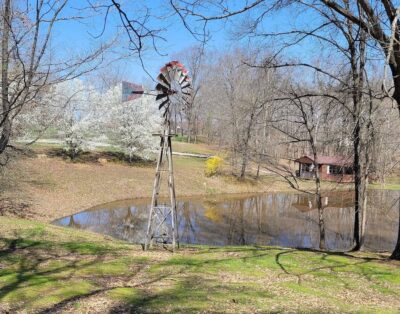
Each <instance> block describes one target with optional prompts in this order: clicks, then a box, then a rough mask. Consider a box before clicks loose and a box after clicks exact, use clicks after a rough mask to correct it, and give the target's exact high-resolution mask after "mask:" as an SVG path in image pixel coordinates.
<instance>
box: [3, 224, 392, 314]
mask: <svg viewBox="0 0 400 314" xmlns="http://www.w3.org/2000/svg"><path fill="white" fill-rule="evenodd" d="M0 233H1V235H2V238H1V240H0V245H1V251H0V312H2V311H5V312H6V311H9V312H12V313H14V312H23V313H26V312H29V313H31V312H38V313H54V312H56V313H57V312H60V313H61V312H75V313H87V312H102V313H105V312H109V313H118V312H129V311H131V312H134V313H146V312H147V313H195V312H203V313H204V312H207V313H209V312H211V313H257V312H258V313H279V312H285V313H287V312H289V313H290V312H293V313H294V312H301V313H310V312H312V313H344V312H348V313H350V312H351V313H355V312H362V313H398V312H399V311H400V299H399V297H398V296H399V295H400V263H399V262H393V261H388V260H386V259H384V257H382V256H379V255H376V254H367V253H358V254H355V255H346V254H334V253H319V252H310V251H301V250H293V249H284V248H271V247H251V246H246V247H224V248H221V247H185V248H182V249H181V250H179V251H178V252H177V253H171V252H169V251H167V250H164V249H158V250H153V251H150V252H143V251H142V250H141V247H140V246H136V245H128V244H124V243H122V242H118V241H115V240H112V239H109V238H105V237H103V236H100V235H96V234H92V233H89V232H83V231H77V230H69V229H63V228H60V227H55V226H51V225H47V224H44V223H39V222H33V221H28V220H23V219H16V218H6V217H2V218H1V219H0Z"/></svg>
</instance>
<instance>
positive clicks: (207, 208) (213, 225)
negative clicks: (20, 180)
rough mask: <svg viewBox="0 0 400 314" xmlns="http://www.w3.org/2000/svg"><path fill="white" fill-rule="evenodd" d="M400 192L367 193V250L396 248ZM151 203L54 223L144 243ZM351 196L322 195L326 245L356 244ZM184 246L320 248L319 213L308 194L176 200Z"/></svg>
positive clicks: (103, 208)
mask: <svg viewBox="0 0 400 314" xmlns="http://www.w3.org/2000/svg"><path fill="white" fill-rule="evenodd" d="M399 196H400V191H385V190H376V191H369V198H368V206H367V222H366V236H365V247H366V249H368V250H371V251H391V250H393V248H394V246H395V244H396V239H397V231H398V221H399V205H398V199H399ZM149 204H150V200H149V199H139V200H137V199H136V200H126V201H118V202H112V203H107V204H103V205H98V206H96V207H93V208H91V209H88V210H85V211H83V212H80V213H77V214H75V215H73V216H68V217H64V218H61V219H59V220H56V221H54V224H57V225H60V226H66V227H71V228H78V229H86V230H91V231H94V232H97V233H102V234H105V235H109V236H112V237H115V238H118V239H122V240H125V241H129V242H132V243H143V239H144V237H145V232H146V226H147V216H148V210H149ZM353 204H354V198H353V192H332V193H328V194H326V195H324V198H323V206H324V221H325V229H326V235H325V237H326V246H327V249H329V250H338V251H342V250H348V249H350V248H351V247H352V243H353V222H354V207H353ZM177 208H178V210H177V213H178V234H179V239H180V243H184V244H207V245H255V244H256V245H276V246H284V247H293V248H318V241H319V228H318V210H317V209H316V207H315V201H314V199H313V198H312V197H311V196H308V195H306V194H292V193H268V194H262V195H260V194H258V195H220V196H204V197H193V198H181V199H178V202H177Z"/></svg>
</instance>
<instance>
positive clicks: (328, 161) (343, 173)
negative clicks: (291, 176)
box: [294, 156, 354, 182]
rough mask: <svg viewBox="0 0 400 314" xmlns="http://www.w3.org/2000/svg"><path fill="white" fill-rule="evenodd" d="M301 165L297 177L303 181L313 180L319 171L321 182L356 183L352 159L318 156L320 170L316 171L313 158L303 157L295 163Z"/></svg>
mask: <svg viewBox="0 0 400 314" xmlns="http://www.w3.org/2000/svg"><path fill="white" fill-rule="evenodd" d="M294 162H295V163H298V164H299V169H298V170H297V171H296V176H297V177H299V178H302V179H313V178H314V177H315V171H318V173H319V177H320V178H321V180H325V181H334V182H354V171H353V167H352V160H351V158H346V157H342V156H318V158H317V162H316V163H317V164H318V170H316V169H315V163H314V159H313V157H310V156H303V157H300V158H298V159H296V160H295V161H294Z"/></svg>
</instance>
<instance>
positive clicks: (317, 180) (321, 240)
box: [313, 147, 325, 251]
mask: <svg viewBox="0 0 400 314" xmlns="http://www.w3.org/2000/svg"><path fill="white" fill-rule="evenodd" d="M313 150H314V151H315V148H314V147H313ZM315 160H317V154H316V153H314V166H315V189H316V196H317V207H318V226H319V249H320V250H321V251H323V250H325V222H324V209H323V208H322V196H321V179H320V177H319V164H318V163H317V162H315Z"/></svg>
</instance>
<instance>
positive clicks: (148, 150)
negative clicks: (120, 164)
mask: <svg viewBox="0 0 400 314" xmlns="http://www.w3.org/2000/svg"><path fill="white" fill-rule="evenodd" d="M110 121H111V122H112V123H110V124H109V125H110V126H111V127H112V129H111V133H112V138H113V139H114V141H115V142H116V143H117V144H118V145H120V146H121V147H122V148H123V149H124V151H125V153H126V154H127V156H128V158H129V161H130V162H132V161H133V158H134V156H140V157H141V158H144V159H150V158H151V157H152V153H154V152H155V150H156V147H157V138H155V137H154V136H152V133H153V132H154V131H156V130H159V127H160V123H161V118H160V113H159V111H158V108H157V105H156V103H155V97H154V96H149V95H143V96H141V97H140V98H138V99H135V100H132V101H126V102H120V103H119V104H117V105H115V106H113V107H112V109H111V119H110Z"/></svg>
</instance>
